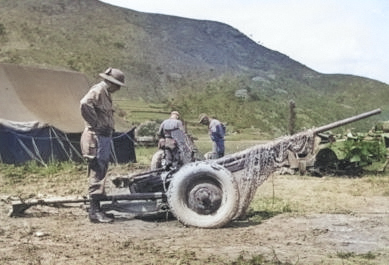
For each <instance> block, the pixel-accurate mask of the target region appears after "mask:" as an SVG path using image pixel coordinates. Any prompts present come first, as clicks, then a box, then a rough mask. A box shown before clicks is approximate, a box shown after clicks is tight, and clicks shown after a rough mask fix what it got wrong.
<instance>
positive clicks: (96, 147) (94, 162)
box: [80, 68, 125, 223]
mask: <svg viewBox="0 0 389 265" xmlns="http://www.w3.org/2000/svg"><path fill="white" fill-rule="evenodd" d="M99 76H100V77H102V78H103V80H102V81H101V82H99V83H97V84H96V85H94V86H92V88H91V89H90V90H89V91H88V93H87V94H86V95H85V96H84V97H83V98H82V99H81V101H80V104H81V115H82V117H83V118H84V120H85V130H84V132H83V133H82V136H81V150H82V154H83V156H84V157H85V159H87V161H88V177H89V197H90V208H89V219H90V221H91V222H100V223H108V222H112V221H113V218H111V217H108V216H107V215H106V214H105V213H103V212H102V211H101V210H100V200H99V198H101V196H103V195H104V193H105V191H104V183H105V176H106V174H107V170H108V164H109V157H110V154H111V138H112V133H113V132H114V128H115V124H114V118H113V113H114V110H113V105H112V98H111V94H112V93H114V92H115V91H118V90H119V89H120V87H122V86H125V83H124V74H123V72H122V71H120V70H119V69H116V68H108V69H107V70H106V71H105V72H104V73H100V74H99Z"/></svg>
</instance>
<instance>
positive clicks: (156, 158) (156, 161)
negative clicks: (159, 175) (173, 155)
mask: <svg viewBox="0 0 389 265" xmlns="http://www.w3.org/2000/svg"><path fill="white" fill-rule="evenodd" d="M163 155H164V154H163V150H161V149H160V150H158V151H157V152H155V153H154V155H153V157H152V158H151V164H150V169H151V170H156V169H158V168H162V159H163Z"/></svg>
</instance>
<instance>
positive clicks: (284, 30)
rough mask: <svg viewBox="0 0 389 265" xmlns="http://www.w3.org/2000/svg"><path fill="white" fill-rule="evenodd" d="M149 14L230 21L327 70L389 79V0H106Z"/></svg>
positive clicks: (269, 45)
mask: <svg viewBox="0 0 389 265" xmlns="http://www.w3.org/2000/svg"><path fill="white" fill-rule="evenodd" d="M103 2H106V3H110V4H113V5H118V6H122V7H126V8H129V9H133V10H136V11H142V12H147V13H159V14H166V15H176V16H180V17H186V18H194V19H203V20H212V21H219V22H223V23H226V24H228V25H230V26H232V27H234V28H236V29H238V30H239V31H241V32H242V33H243V34H245V35H247V36H249V37H250V38H252V39H253V40H254V41H256V42H258V43H259V44H261V45H263V46H265V47H267V48H269V49H272V50H276V51H278V52H281V53H283V54H285V55H287V56H289V57H290V58H292V59H294V60H296V61H298V62H300V63H302V64H304V65H306V66H308V67H310V68H312V69H313V70H315V71H318V72H321V73H342V74H353V75H359V76H364V77H368V78H372V79H376V80H379V81H382V82H385V83H387V84H389V1H388V0H103Z"/></svg>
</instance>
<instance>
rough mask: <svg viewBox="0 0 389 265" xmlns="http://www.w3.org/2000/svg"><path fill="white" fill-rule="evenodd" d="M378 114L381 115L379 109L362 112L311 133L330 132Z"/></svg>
mask: <svg viewBox="0 0 389 265" xmlns="http://www.w3.org/2000/svg"><path fill="white" fill-rule="evenodd" d="M380 113H381V109H375V110H371V111H368V112H364V113H361V114H359V115H356V116H352V117H350V118H346V119H344V120H340V121H336V122H333V123H330V124H327V125H324V126H321V127H318V128H315V129H313V131H314V133H320V132H325V131H328V130H331V129H333V128H336V127H340V126H343V125H346V124H349V123H352V122H354V121H358V120H362V119H365V118H368V117H370V116H373V115H377V114H380Z"/></svg>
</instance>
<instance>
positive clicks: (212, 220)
mask: <svg viewBox="0 0 389 265" xmlns="http://www.w3.org/2000/svg"><path fill="white" fill-rule="evenodd" d="M380 112H381V110H380V109H376V110H373V111H370V112H366V113H362V114H360V115H357V116H354V117H351V118H348V119H344V120H341V121H337V122H334V123H331V124H328V125H325V126H322V127H318V128H313V129H310V130H307V131H304V132H301V133H297V134H295V135H292V136H285V137H282V138H279V139H276V140H274V141H271V142H269V143H266V144H260V145H255V146H252V147H250V148H248V149H246V150H243V151H240V152H237V153H233V154H229V155H226V156H225V157H222V158H219V159H215V160H205V161H195V162H188V163H186V164H184V165H183V166H181V167H179V168H176V169H172V170H166V169H164V168H159V169H155V170H150V171H146V172H142V173H138V174H133V175H128V176H121V177H118V178H115V179H114V180H113V182H114V184H115V186H116V190H114V191H113V192H111V193H108V194H107V195H106V196H105V197H104V198H102V200H103V201H106V203H105V204H103V206H102V207H103V209H104V210H114V211H121V212H123V211H124V212H126V211H127V212H131V211H135V210H137V211H140V212H142V211H143V212H149V213H151V212H158V211H170V212H171V213H173V215H174V216H175V217H176V218H177V219H178V220H179V221H180V222H181V223H182V224H184V225H187V226H195V227H201V228H219V227H222V226H224V225H226V224H227V223H229V222H231V221H232V220H234V219H237V218H239V217H241V216H243V215H244V214H245V212H246V210H247V208H248V206H249V204H250V202H251V200H252V199H253V197H254V195H255V192H256V190H257V188H258V187H259V186H260V185H261V184H262V183H263V182H264V181H266V179H267V178H268V177H269V176H270V175H271V174H272V173H274V172H276V171H278V170H280V169H281V168H283V167H284V166H285V165H288V164H289V160H290V159H289V157H290V156H291V155H297V156H300V155H303V154H304V155H306V156H308V155H311V154H313V153H314V152H315V141H316V138H317V137H316V136H317V134H318V133H321V132H324V131H327V130H330V129H332V128H336V127H339V126H343V125H345V124H348V123H351V122H354V121H357V120H361V119H364V118H367V117H370V116H372V115H376V114H379V113H380ZM119 188H120V189H121V191H120V192H118V189H119ZM15 205H16V206H15V207H14V208H13V213H14V215H15V214H17V213H18V212H17V209H18V207H17V206H19V209H21V208H23V207H20V204H19V205H17V204H15ZM22 205H24V206H26V205H27V206H28V204H26V202H24V204H22ZM136 206H138V207H136ZM24 208H25V207H24ZM27 208H28V207H27ZM11 215H12V212H11Z"/></svg>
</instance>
